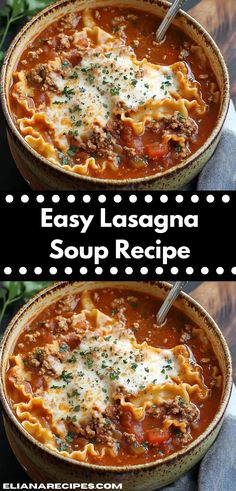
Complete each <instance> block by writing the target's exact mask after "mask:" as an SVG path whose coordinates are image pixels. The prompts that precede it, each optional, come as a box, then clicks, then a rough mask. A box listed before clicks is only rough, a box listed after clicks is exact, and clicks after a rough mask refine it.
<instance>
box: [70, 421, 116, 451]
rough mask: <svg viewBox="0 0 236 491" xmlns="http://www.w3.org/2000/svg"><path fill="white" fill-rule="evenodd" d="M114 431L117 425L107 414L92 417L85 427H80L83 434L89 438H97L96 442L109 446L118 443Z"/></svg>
mask: <svg viewBox="0 0 236 491" xmlns="http://www.w3.org/2000/svg"><path fill="white" fill-rule="evenodd" d="M114 431H115V425H114V423H112V421H111V420H110V419H109V418H107V417H106V415H99V416H98V417H92V418H91V421H90V422H89V424H87V425H86V426H84V427H82V426H80V429H79V432H80V434H81V436H83V437H85V438H87V439H88V440H96V443H101V444H103V445H107V446H108V447H113V446H114V445H116V444H117V439H116V438H114V436H113V433H114Z"/></svg>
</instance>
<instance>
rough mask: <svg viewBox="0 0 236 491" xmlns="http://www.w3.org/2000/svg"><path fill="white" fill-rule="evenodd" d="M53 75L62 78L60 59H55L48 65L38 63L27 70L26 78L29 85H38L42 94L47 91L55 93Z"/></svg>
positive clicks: (55, 86) (55, 85)
mask: <svg viewBox="0 0 236 491" xmlns="http://www.w3.org/2000/svg"><path fill="white" fill-rule="evenodd" d="M55 74H57V75H60V76H64V73H63V70H62V68H61V60H60V58H56V59H55V60H52V61H49V62H48V63H39V64H38V65H36V66H35V67H34V68H32V69H31V70H29V72H28V74H27V76H26V78H27V81H28V82H29V83H30V84H40V85H41V90H42V91H44V92H46V91H47V90H50V91H53V92H55V91H58V86H57V84H56V81H55Z"/></svg>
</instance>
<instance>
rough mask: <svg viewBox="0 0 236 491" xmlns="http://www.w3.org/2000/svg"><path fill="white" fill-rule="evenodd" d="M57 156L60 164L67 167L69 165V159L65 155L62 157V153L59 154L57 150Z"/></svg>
mask: <svg viewBox="0 0 236 491" xmlns="http://www.w3.org/2000/svg"><path fill="white" fill-rule="evenodd" d="M58 155H59V159H60V163H61V164H62V165H69V164H70V159H69V157H67V156H66V155H64V153H63V152H60V150H58Z"/></svg>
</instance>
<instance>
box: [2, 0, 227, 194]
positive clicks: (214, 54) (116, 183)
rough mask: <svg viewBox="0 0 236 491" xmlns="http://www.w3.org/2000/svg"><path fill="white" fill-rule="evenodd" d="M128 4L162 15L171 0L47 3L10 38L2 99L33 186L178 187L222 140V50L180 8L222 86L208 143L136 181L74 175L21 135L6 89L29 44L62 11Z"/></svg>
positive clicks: (19, 160) (16, 151)
mask: <svg viewBox="0 0 236 491" xmlns="http://www.w3.org/2000/svg"><path fill="white" fill-rule="evenodd" d="M120 4H122V5H125V6H132V7H134V8H139V9H143V10H147V11H148V12H152V13H155V14H158V15H159V16H160V17H163V16H164V14H165V13H166V11H167V9H168V8H169V5H170V4H169V3H168V2H165V1H162V0H123V1H122V0H120V1H119V0H101V1H95V0H62V1H59V2H56V3H54V4H53V5H51V6H49V7H47V8H46V9H44V10H43V11H42V12H40V13H39V14H37V15H36V16H35V17H33V19H32V20H31V21H30V22H28V24H26V25H25V26H24V27H23V28H22V29H21V31H20V32H19V34H18V35H17V36H16V37H15V39H14V41H13V42H12V44H11V46H10V48H9V50H8V53H7V55H6V58H5V61H4V64H3V69H2V78H1V99H2V106H3V111H4V114H5V118H6V123H7V134H8V141H9V145H10V149H11V152H12V155H13V158H14V159H15V162H16V164H17V167H18V169H19V171H20V172H21V174H22V176H23V177H24V178H25V179H26V181H28V183H29V185H30V186H31V187H32V188H33V189H35V190H61V191H62V190H76V189H80V190H86V189H87V190H90V189H98V190H100V189H104V190H105V189H110V190H117V189H143V190H148V189H149V190H154V189H159V190H161V189H163V190H164V189H166V190H167V189H171V190H174V189H178V188H180V187H182V186H183V185H185V184H187V183H188V182H189V181H190V180H191V179H193V178H194V177H195V176H196V175H197V174H198V173H199V172H200V171H201V169H202V168H203V166H204V165H205V164H206V162H207V161H208V160H209V158H210V157H211V156H212V154H213V152H214V150H215V148H216V146H217V143H218V141H219V138H220V135H221V131H222V127H223V123H224V120H225V117H226V114H227V110H228V104H229V97H230V96H229V76H228V71H227V67H226V65H225V62H224V59H223V57H222V55H221V52H220V50H219V49H218V47H217V46H216V44H215V42H214V41H213V39H212V38H211V37H210V35H209V34H208V33H207V31H206V30H205V29H203V27H202V26H201V25H200V24H199V23H198V22H197V21H195V20H194V19H193V18H192V17H190V16H189V15H188V14H186V13H184V12H183V11H181V12H180V13H179V14H178V16H177V17H176V19H175V21H174V24H176V25H177V26H179V27H181V29H182V30H183V31H185V32H186V33H187V34H188V35H189V36H190V37H191V38H192V39H193V41H194V42H195V43H196V44H198V45H200V46H202V48H203V49H204V51H205V53H206V55H207V57H208V59H209V60H210V62H211V67H212V70H213V72H214V74H215V76H216V79H217V82H218V84H219V87H220V113H219V117H218V119H217V120H216V122H215V128H214V130H213V131H212V133H211V135H210V136H209V138H208V139H207V140H206V142H205V143H204V145H202V147H201V148H200V149H199V150H198V151H197V152H195V153H194V154H193V155H191V156H190V157H189V158H188V159H186V160H185V161H184V162H182V163H180V164H179V165H176V166H174V167H172V168H171V169H169V170H166V171H165V172H161V173H160V172H159V173H156V174H154V175H152V176H149V177H143V178H137V179H124V180H121V179H120V180H115V179H98V178H95V177H89V176H83V175H80V174H75V173H73V172H71V171H67V170H65V169H63V167H61V166H59V165H56V164H53V163H51V162H49V161H48V160H47V159H46V158H44V157H42V156H41V155H39V154H38V153H37V152H36V151H35V150H33V149H32V148H31V147H30V146H29V145H28V144H27V143H26V141H25V140H24V138H23V136H22V135H21V134H20V132H19V130H18V129H17V127H16V125H15V124H14V121H13V118H12V116H11V113H10V110H9V101H8V93H9V86H10V84H11V78H12V73H13V71H14V68H15V66H16V63H17V61H18V59H19V57H20V55H21V53H22V51H23V50H24V48H25V46H26V45H27V44H28V42H29V41H30V40H31V39H32V38H33V37H34V36H35V35H36V33H38V32H39V31H40V30H42V28H45V27H46V25H47V24H50V23H51V22H52V21H53V20H55V18H57V17H58V15H60V14H65V13H68V12H71V11H73V10H75V9H78V10H79V9H83V8H85V7H89V6H94V5H96V6H103V5H120Z"/></svg>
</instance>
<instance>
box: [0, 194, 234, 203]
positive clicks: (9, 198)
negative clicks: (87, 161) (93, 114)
mask: <svg viewBox="0 0 236 491" xmlns="http://www.w3.org/2000/svg"><path fill="white" fill-rule="evenodd" d="M126 193H127V192H126ZM126 198H127V194H125V199H126ZM156 198H159V201H160V203H162V204H164V203H167V202H168V201H169V196H168V195H167V194H163V193H160V194H159V193H158V194H156V193H155V199H156ZM47 199H48V197H47ZM66 199H67V202H68V203H75V201H76V200H78V201H81V199H82V201H83V203H85V204H86V203H90V202H91V201H93V202H94V201H98V202H99V203H101V204H104V203H105V202H106V201H107V196H106V195H105V194H99V195H98V196H91V194H83V195H82V196H77V197H76V196H75V195H74V194H72V193H70V194H68V195H67V197H66ZM128 199H129V202H130V203H131V204H132V203H137V201H139V202H140V201H141V202H143V201H145V203H147V204H148V203H152V201H153V199H154V197H153V195H152V194H149V193H147V194H145V193H142V194H141V195H139V197H138V196H137V195H136V194H134V193H132V194H130V195H129V197H128ZM186 199H187V201H191V202H192V203H199V202H200V201H201V202H202V201H206V202H207V203H209V204H211V203H214V201H215V196H214V194H212V193H210V194H207V195H205V194H204V195H201V194H196V193H193V194H192V195H191V196H188V195H185V193H184V194H180V193H178V194H176V196H175V201H176V203H183V202H184V201H186ZM230 199H231V198H230V196H229V194H223V195H222V196H221V201H222V203H224V204H227V203H229V202H230ZM14 200H15V197H14V195H13V194H7V195H6V196H5V202H6V203H7V204H9V205H10V204H11V203H13V202H14ZM44 200H45V196H44V195H43V194H41V193H40V194H37V195H36V196H34V197H30V196H29V195H28V194H22V195H21V196H20V201H21V202H22V203H23V204H27V203H29V202H30V201H31V202H32V201H36V202H37V203H39V204H42V203H43V202H44ZM112 200H113V201H114V203H117V204H119V203H121V201H122V200H123V196H122V195H121V194H115V195H114V196H113V198H112ZM51 201H52V203H54V204H57V203H60V201H61V197H60V195H59V194H53V195H52V196H51Z"/></svg>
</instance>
